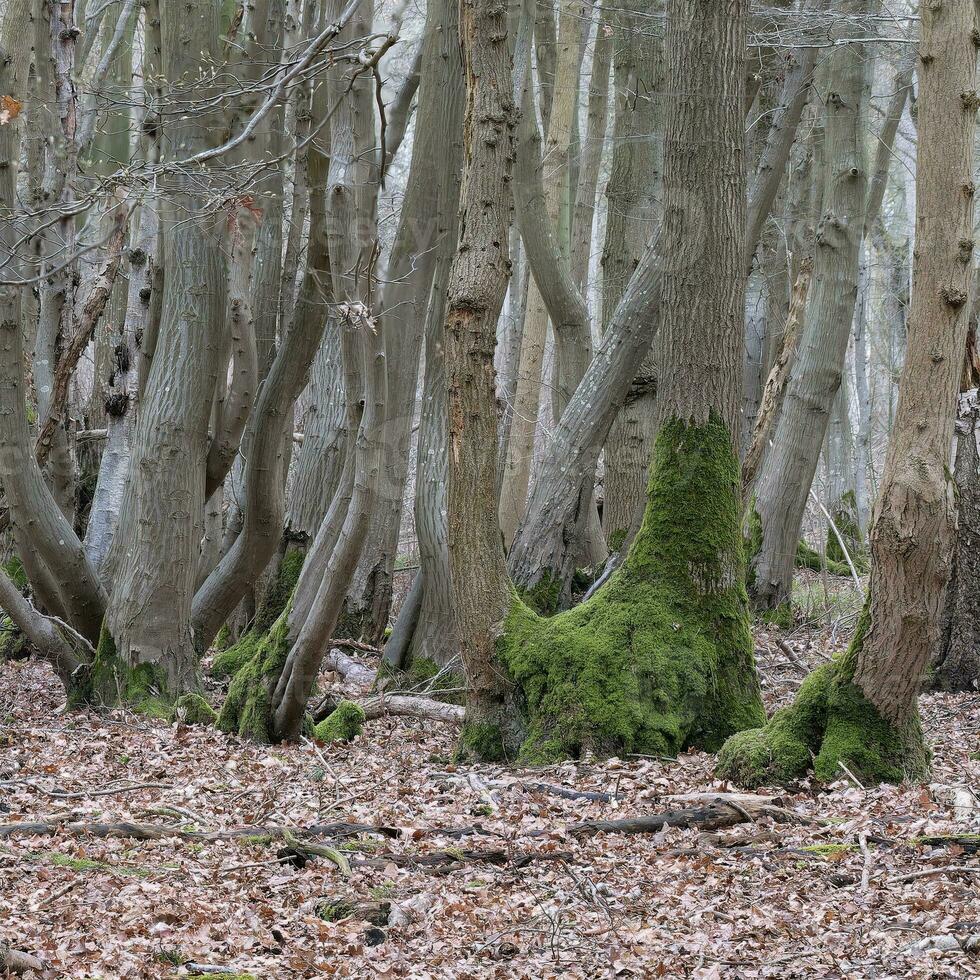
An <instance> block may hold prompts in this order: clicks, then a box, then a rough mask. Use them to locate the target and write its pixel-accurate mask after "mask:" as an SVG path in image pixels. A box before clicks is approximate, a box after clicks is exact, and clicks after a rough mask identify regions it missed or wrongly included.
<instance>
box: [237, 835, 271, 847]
mask: <svg viewBox="0 0 980 980" xmlns="http://www.w3.org/2000/svg"><path fill="white" fill-rule="evenodd" d="M238 839H239V840H240V841H241V842H242V843H243V844H254V845H255V846H257V847H258V846H265V845H268V844H271V843H272V842H273V841H274V840H275V838H274V837H273V836H272V834H245V835H244V836H243V837H239V838H238Z"/></svg>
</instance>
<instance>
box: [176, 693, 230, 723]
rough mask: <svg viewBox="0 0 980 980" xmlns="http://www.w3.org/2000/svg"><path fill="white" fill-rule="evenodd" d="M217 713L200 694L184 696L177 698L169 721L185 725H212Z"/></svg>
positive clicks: (216, 718)
mask: <svg viewBox="0 0 980 980" xmlns="http://www.w3.org/2000/svg"><path fill="white" fill-rule="evenodd" d="M217 720H218V713H217V712H216V711H215V710H214V708H212V707H211V705H210V704H208V702H207V700H206V699H205V698H204V697H202V696H201V695H200V694H184V695H182V696H181V697H179V698H177V700H176V701H175V702H174V706H173V708H172V709H171V712H170V721H182V722H183V723H184V724H185V725H213V724H214V723H215V722H216V721H217Z"/></svg>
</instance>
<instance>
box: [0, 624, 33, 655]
mask: <svg viewBox="0 0 980 980" xmlns="http://www.w3.org/2000/svg"><path fill="white" fill-rule="evenodd" d="M30 651H31V644H30V641H29V640H28V639H27V637H26V636H25V635H24V632H23V630H22V629H21V628H20V627H19V626H18V625H17V624H16V623H14V622H13V620H11V619H10V617H9V616H4V617H3V618H2V619H0V660H24V659H25V658H26V657H27V656H29V654H30Z"/></svg>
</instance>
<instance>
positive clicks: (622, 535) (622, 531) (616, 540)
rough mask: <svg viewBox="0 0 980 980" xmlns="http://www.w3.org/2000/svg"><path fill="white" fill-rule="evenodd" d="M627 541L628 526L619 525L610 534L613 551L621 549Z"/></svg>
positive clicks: (610, 544) (611, 549)
mask: <svg viewBox="0 0 980 980" xmlns="http://www.w3.org/2000/svg"><path fill="white" fill-rule="evenodd" d="M625 541H626V528H625V527H617V528H616V530H615V531H613V532H612V534H610V535H609V550H610V551H613V552H615V551H619V549H620V548H622V547H623V544H624V543H625Z"/></svg>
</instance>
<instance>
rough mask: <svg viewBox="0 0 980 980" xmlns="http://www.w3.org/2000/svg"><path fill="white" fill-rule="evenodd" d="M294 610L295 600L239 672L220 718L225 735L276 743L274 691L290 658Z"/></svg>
mask: <svg viewBox="0 0 980 980" xmlns="http://www.w3.org/2000/svg"><path fill="white" fill-rule="evenodd" d="M291 609H292V600H290V601H289V602H287V603H286V607H285V609H283V611H282V612H281V613H280V614H279V618H278V619H277V620H276V621H275V623H274V624H273V626H272V629H270V630H269V631H268V633H266V634H264V635H262V636H261V637H258V639H257V641H256V642H255V644H254V652H253V653H252V655H251V657H249V659H248V660H247V661H246V662H244V663H243V664H242V665H241V666H240V667H239V668H238V670H237V671H236V672H235V675H234V678H233V679H232V682H231V685H230V686H229V688H228V697H226V698H225V703H224V704H223V705H222V707H221V711H220V713H219V714H218V727H219V728H220V729H221V730H222V731H224V732H234V733H237V734H238V735H241V736H242V737H243V738H249V739H252V740H253V741H255V742H261V743H264V744H269V743H270V742H272V741H273V735H274V729H273V722H272V691H273V689H274V688H275V685H276V682H277V681H278V680H279V676H280V674H281V673H282V670H283V667H284V666H285V665H286V657H287V656H288V655H289V647H290V643H289V613H290V610H291ZM244 639H245V638H244V637H243V638H242V640H240V641H239V643H241V642H242V641H243V640H244ZM237 645H238V644H236V646H237ZM232 649H234V648H232ZM228 652H229V653H230V652H231V651H228Z"/></svg>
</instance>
